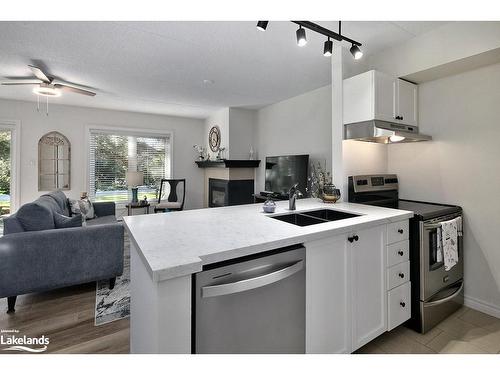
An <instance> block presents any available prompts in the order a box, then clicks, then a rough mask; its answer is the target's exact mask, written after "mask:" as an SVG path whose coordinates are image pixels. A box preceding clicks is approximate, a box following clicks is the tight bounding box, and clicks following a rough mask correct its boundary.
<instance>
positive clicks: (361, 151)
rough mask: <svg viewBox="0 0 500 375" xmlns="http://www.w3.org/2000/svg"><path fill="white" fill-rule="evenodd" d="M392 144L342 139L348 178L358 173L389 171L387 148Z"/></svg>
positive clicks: (345, 170) (345, 169) (345, 171)
mask: <svg viewBox="0 0 500 375" xmlns="http://www.w3.org/2000/svg"><path fill="white" fill-rule="evenodd" d="M391 146H392V145H383V144H379V143H368V142H359V141H352V140H350V141H342V155H343V158H342V159H343V162H344V173H345V176H346V178H347V177H348V176H354V175H358V174H374V173H388V172H387V150H388V149H389V147H391Z"/></svg>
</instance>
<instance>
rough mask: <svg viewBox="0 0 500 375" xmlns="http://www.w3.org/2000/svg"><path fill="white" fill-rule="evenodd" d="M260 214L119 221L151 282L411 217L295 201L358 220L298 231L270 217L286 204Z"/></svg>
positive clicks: (208, 212) (223, 212)
mask: <svg viewBox="0 0 500 375" xmlns="http://www.w3.org/2000/svg"><path fill="white" fill-rule="evenodd" d="M276 203H277V207H276V212H275V213H274V214H265V213H263V211H262V204H261V203H257V204H249V205H242V206H231V207H221V208H206V209H200V210H187V211H180V212H168V213H158V214H151V215H136V216H127V217H124V223H125V227H126V229H127V231H128V233H129V235H130V237H131V240H132V241H133V242H134V244H135V245H136V247H137V249H138V252H139V255H140V256H141V258H142V260H143V262H144V264H145V266H146V268H147V269H148V271H149V273H150V274H151V277H152V278H153V280H155V281H161V280H166V279H171V278H174V277H179V276H185V275H189V274H192V273H196V272H199V271H201V270H202V267H203V265H205V264H210V263H214V262H220V261H223V260H228V259H232V258H237V257H241V256H245V255H249V254H255V253H259V252H262V251H267V250H272V249H276V248H280V247H284V246H289V245H294V244H299V243H303V242H307V241H311V240H316V239H321V238H325V237H329V236H333V235H336V234H342V233H346V232H350V231H352V230H359V229H362V228H367V227H371V226H374V225H378V224H384V223H389V222H395V221H399V220H404V219H408V218H410V217H412V216H413V213H412V212H410V211H402V210H394V209H389V208H382V207H375V206H367V205H362V204H355V203H343V202H342V203H336V204H333V205H332V204H325V203H323V202H321V201H319V200H318V199H313V198H310V199H300V200H297V210H296V211H293V212H296V213H300V212H301V211H307V210H314V209H319V208H331V209H335V210H338V211H346V212H352V213H355V214H361V215H362V216H358V217H354V218H350V219H344V220H339V221H332V222H327V223H322V224H316V225H310V226H306V227H300V226H297V225H294V224H289V223H286V222H282V221H280V220H275V219H272V218H270V217H269V216H274V215H279V214H285V213H290V212H291V211H289V210H288V201H280V202H276Z"/></svg>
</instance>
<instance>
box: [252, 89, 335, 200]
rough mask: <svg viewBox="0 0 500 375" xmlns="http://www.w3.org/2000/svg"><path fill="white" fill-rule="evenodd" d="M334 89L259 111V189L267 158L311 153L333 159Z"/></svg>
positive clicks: (257, 131) (318, 156)
mask: <svg viewBox="0 0 500 375" xmlns="http://www.w3.org/2000/svg"><path fill="white" fill-rule="evenodd" d="M331 100H332V91H331V86H325V87H321V88H319V89H316V90H314V91H310V92H308V93H305V94H303V95H299V96H296V97H293V98H291V99H287V100H284V101H282V102H279V103H276V104H272V105H270V106H267V107H265V108H262V109H260V110H259V111H257V121H256V133H255V136H256V138H255V139H256V142H255V144H256V149H257V152H258V157H259V159H261V160H262V162H261V165H260V167H259V168H258V170H257V173H256V191H257V192H259V191H262V190H264V182H265V158H266V156H273V155H290V154H291V155H293V154H309V155H310V158H311V159H316V160H321V161H324V160H326V163H327V168H328V170H330V169H331V160H332V137H331V134H332V102H331Z"/></svg>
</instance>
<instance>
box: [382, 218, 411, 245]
mask: <svg viewBox="0 0 500 375" xmlns="http://www.w3.org/2000/svg"><path fill="white" fill-rule="evenodd" d="M407 239H408V220H403V221H398V222H396V223H390V224H387V243H388V244H391V243H394V242H399V241H404V240H407Z"/></svg>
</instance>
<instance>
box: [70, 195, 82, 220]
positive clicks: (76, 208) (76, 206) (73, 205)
mask: <svg viewBox="0 0 500 375" xmlns="http://www.w3.org/2000/svg"><path fill="white" fill-rule="evenodd" d="M68 203H69V209H70V211H71V216H73V215H80V214H81V213H82V211H81V210H80V203H79V202H78V201H77V200H76V199H71V198H68Z"/></svg>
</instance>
